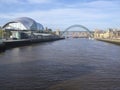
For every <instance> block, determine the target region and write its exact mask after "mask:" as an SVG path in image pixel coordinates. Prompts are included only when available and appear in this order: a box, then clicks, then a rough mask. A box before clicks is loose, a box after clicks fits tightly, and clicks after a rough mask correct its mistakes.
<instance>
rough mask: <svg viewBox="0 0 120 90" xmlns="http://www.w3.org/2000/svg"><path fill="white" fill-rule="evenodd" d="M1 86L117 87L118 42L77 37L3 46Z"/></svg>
mask: <svg viewBox="0 0 120 90" xmlns="http://www.w3.org/2000/svg"><path fill="white" fill-rule="evenodd" d="M0 90H120V46H117V45H114V44H109V43H105V42H101V41H96V40H89V39H79V38H78V39H65V40H59V41H53V42H46V43H39V44H33V45H29V46H23V47H17V48H12V49H9V50H6V51H5V52H2V53H0Z"/></svg>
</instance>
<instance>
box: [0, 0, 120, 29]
mask: <svg viewBox="0 0 120 90" xmlns="http://www.w3.org/2000/svg"><path fill="white" fill-rule="evenodd" d="M19 17H30V18H32V19H34V20H35V21H37V22H39V23H41V24H42V25H43V26H44V27H48V28H51V29H53V30H56V29H60V30H65V29H66V28H67V27H69V26H71V25H74V24H79V25H83V26H85V27H87V28H89V29H90V30H94V29H106V28H120V0H0V25H1V26H3V25H4V24H5V23H7V22H9V21H11V20H13V19H15V18H19Z"/></svg>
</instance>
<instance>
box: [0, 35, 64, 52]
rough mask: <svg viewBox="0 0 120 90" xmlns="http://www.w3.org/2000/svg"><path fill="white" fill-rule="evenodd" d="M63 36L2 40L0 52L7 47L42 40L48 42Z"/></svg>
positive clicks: (40, 41)
mask: <svg viewBox="0 0 120 90" xmlns="http://www.w3.org/2000/svg"><path fill="white" fill-rule="evenodd" d="M62 39H65V38H61V37H57V38H44V39H43V38H42V39H21V40H3V42H1V43H0V52H2V51H5V50H6V49H9V48H14V47H19V46H26V45H31V44H35V43H42V42H50V41H56V40H62Z"/></svg>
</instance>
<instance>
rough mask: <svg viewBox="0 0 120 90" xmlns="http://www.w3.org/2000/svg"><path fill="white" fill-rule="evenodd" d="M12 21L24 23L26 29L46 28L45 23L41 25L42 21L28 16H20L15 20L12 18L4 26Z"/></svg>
mask: <svg viewBox="0 0 120 90" xmlns="http://www.w3.org/2000/svg"><path fill="white" fill-rule="evenodd" d="M11 23H21V24H22V25H24V27H25V28H26V30H43V29H44V28H43V25H41V24H40V23H38V22H36V21H35V20H33V19H31V18H28V17H20V18H17V19H15V20H12V21H10V22H7V23H6V24H5V25H4V26H3V28H5V27H7V25H9V24H11Z"/></svg>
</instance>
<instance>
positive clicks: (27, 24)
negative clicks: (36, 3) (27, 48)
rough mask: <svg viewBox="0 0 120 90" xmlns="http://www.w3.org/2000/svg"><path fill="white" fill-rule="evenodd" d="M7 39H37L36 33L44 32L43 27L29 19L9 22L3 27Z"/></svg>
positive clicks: (24, 18)
mask: <svg viewBox="0 0 120 90" xmlns="http://www.w3.org/2000/svg"><path fill="white" fill-rule="evenodd" d="M2 29H3V30H5V32H6V33H5V35H3V36H4V37H5V38H6V39H28V38H35V37H36V36H35V35H34V33H40V32H44V28H43V25H41V24H40V23H38V22H36V21H35V20H33V19H31V18H28V17H21V18H17V19H15V20H12V21H10V22H7V23H6V24H5V25H4V26H3V27H2Z"/></svg>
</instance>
